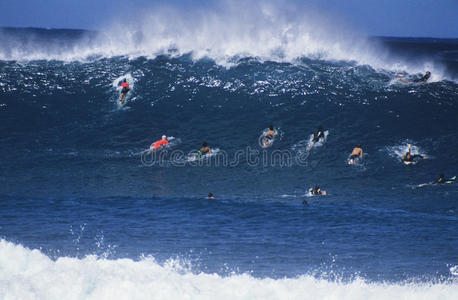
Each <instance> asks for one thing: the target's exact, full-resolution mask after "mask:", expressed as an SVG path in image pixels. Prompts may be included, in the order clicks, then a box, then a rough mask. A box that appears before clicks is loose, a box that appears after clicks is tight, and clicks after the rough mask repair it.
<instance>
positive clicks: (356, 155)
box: [348, 144, 363, 165]
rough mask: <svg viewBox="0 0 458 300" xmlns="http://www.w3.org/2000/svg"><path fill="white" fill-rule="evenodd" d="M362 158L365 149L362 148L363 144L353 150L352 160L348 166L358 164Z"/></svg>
mask: <svg viewBox="0 0 458 300" xmlns="http://www.w3.org/2000/svg"><path fill="white" fill-rule="evenodd" d="M362 158H363V148H362V147H361V144H356V147H355V148H353V151H352V152H351V154H350V159H349V160H348V164H350V165H352V164H354V163H356V162H358V161H359V160H360V159H362Z"/></svg>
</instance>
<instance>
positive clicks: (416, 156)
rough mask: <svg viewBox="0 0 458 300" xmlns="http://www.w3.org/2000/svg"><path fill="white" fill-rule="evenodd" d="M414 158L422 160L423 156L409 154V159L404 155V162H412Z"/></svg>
mask: <svg viewBox="0 0 458 300" xmlns="http://www.w3.org/2000/svg"><path fill="white" fill-rule="evenodd" d="M415 158H423V156H421V155H420V154H414V155H412V154H410V158H409V157H408V156H407V154H406V155H404V161H406V162H413V161H414V160H415Z"/></svg>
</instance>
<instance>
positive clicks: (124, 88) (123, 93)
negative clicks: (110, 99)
mask: <svg viewBox="0 0 458 300" xmlns="http://www.w3.org/2000/svg"><path fill="white" fill-rule="evenodd" d="M119 85H120V86H121V87H122V90H121V95H119V104H122V101H123V100H124V98H125V97H126V95H127V93H128V92H129V91H130V85H129V83H128V82H127V80H126V78H124V79H123V80H122V81H121V82H120V83H119Z"/></svg>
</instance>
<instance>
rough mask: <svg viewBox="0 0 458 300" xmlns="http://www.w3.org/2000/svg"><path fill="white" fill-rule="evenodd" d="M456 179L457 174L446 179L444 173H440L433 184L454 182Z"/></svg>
mask: <svg viewBox="0 0 458 300" xmlns="http://www.w3.org/2000/svg"><path fill="white" fill-rule="evenodd" d="M455 180H456V176H454V177H452V178H449V179H445V176H444V174H440V175H439V178H437V179H436V180H434V181H433V182H432V183H431V184H441V183H452V182H453V181H455Z"/></svg>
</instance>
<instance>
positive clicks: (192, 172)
mask: <svg viewBox="0 0 458 300" xmlns="http://www.w3.org/2000/svg"><path fill="white" fill-rule="evenodd" d="M16 34H17V33H16ZM21 34H24V33H21ZM54 34H58V33H54ZM78 34H80V33H78ZM44 35H46V33H44ZM379 43H381V44H383V43H385V45H384V47H387V49H390V51H392V52H393V53H397V55H400V56H403V57H409V55H410V57H411V58H412V60H416V59H421V57H420V56H418V57H416V58H415V59H414V58H413V56H414V55H416V54H418V51H417V50H415V52H413V50H412V47H413V46H412V45H413V44H414V45H415V47H414V49H420V50H422V49H425V50H424V51H423V52H422V51H420V52H421V55H423V54H424V53H429V54H431V53H434V55H436V56H434V55H429V56H430V57H440V59H438V60H437V61H435V63H436V65H437V64H443V66H444V68H443V69H444V70H448V71H446V72H445V73H442V74H441V75H440V78H437V77H433V79H432V80H431V81H430V82H427V83H422V84H412V83H409V84H404V83H401V82H400V81H398V80H396V76H397V75H396V73H397V72H395V71H393V70H387V69H383V68H373V67H372V66H370V65H367V64H360V63H358V62H357V61H342V60H323V59H317V58H307V57H303V58H300V59H298V60H295V61H294V62H278V61H274V60H271V61H269V60H267V61H266V60H260V59H257V58H254V57H248V58H242V59H239V60H237V59H235V60H234V62H235V63H234V64H233V65H232V66H230V67H227V66H222V65H221V64H218V63H216V62H215V61H214V60H213V59H211V58H204V59H198V60H195V59H193V57H192V56H191V55H179V56H173V55H172V56H171V55H159V56H156V57H154V58H146V57H144V56H139V57H131V58H130V59H129V58H127V57H124V56H116V57H111V58H100V57H99V58H94V59H90V60H86V61H65V62H64V61H60V60H54V59H46V57H43V58H42V59H39V60H27V61H20V60H16V59H15V60H8V59H5V60H2V61H0V120H1V121H0V122H1V126H0V145H1V147H0V157H1V158H0V236H1V238H2V239H3V240H6V241H10V242H12V243H13V244H14V245H16V247H17V245H23V246H24V247H27V248H30V249H39V250H40V252H41V253H43V254H45V255H47V256H48V257H50V258H51V259H53V260H57V259H59V258H62V257H76V258H78V259H84V258H85V257H87V256H88V255H97V256H98V257H99V258H101V259H107V260H117V259H120V258H129V259H133V260H135V261H142V260H143V259H144V257H149V256H151V257H154V259H155V260H156V261H157V262H158V264H160V265H163V264H166V263H167V262H168V261H170V260H171V259H172V260H178V261H180V264H182V265H188V264H189V268H190V270H191V271H192V272H194V273H195V274H198V273H200V272H204V273H217V274H219V275H223V276H231V274H233V273H236V274H241V273H249V274H251V276H253V277H254V278H274V279H278V278H283V277H287V278H296V277H297V276H301V275H311V276H313V277H316V278H323V279H326V280H329V281H336V280H337V281H339V280H344V281H351V280H354V279H355V278H357V277H358V278H363V279H365V280H367V281H369V282H376V283H377V282H385V281H386V282H393V283H399V282H405V281H412V280H413V281H417V280H418V281H420V282H449V283H450V282H451V283H452V286H455V287H456V276H457V273H456V266H457V265H458V252H457V249H458V235H457V232H458V231H457V229H458V226H457V224H458V223H457V212H456V211H457V206H458V189H457V185H456V184H455V183H453V184H444V185H433V186H426V187H423V188H420V187H418V185H419V184H421V183H426V182H431V181H433V180H434V179H436V178H437V176H438V175H439V174H440V173H444V174H445V175H446V176H447V177H451V176H454V175H457V173H458V170H457V166H458V156H457V149H458V135H457V128H458V119H457V116H458V104H457V100H458V97H457V95H458V85H457V83H456V81H454V78H455V77H454V76H455V75H454V74H457V73H458V69H457V68H456V57H453V56H451V55H449V56H446V55H442V54H441V53H442V52H441V51H448V52H447V53H451V52H453V51H454V53H457V51H458V44H457V42H456V40H443V41H441V40H427V39H426V40H425V39H422V40H412V39H394V40H391V39H386V38H385V39H379ZM441 43H442V44H441ZM444 49H446V50H444ZM433 72H434V71H433ZM406 74H407V77H411V78H414V77H419V76H420V75H421V74H419V73H413V74H411V73H408V72H407V73H406ZM434 75H436V73H433V76H434ZM124 77H127V78H129V81H131V83H133V89H132V91H131V92H130V93H129V96H128V99H127V103H126V105H125V106H124V107H122V108H119V107H118V106H117V104H116V101H117V98H118V95H119V94H118V93H119V91H118V90H117V89H116V88H115V85H116V84H115V83H116V82H117V81H118V80H119V79H121V78H124ZM270 124H274V125H275V127H276V128H277V129H279V131H281V133H282V136H281V138H280V137H277V139H276V140H275V143H274V145H273V146H272V147H271V148H268V149H262V148H261V147H260V146H259V144H258V137H259V135H260V134H261V132H262V131H263V130H264V129H265V128H266V127H268V125H270ZM318 125H323V126H324V127H325V129H326V130H328V131H329V135H328V136H327V139H326V142H325V143H323V145H321V146H317V147H314V148H313V149H312V150H311V151H309V152H307V151H306V144H307V141H308V139H309V136H310V134H312V132H313V131H314V130H315V129H316V127H317V126H318ZM162 134H166V135H167V136H173V137H175V140H177V139H179V140H180V142H179V143H177V144H176V145H175V146H174V147H171V148H169V149H168V150H166V151H165V152H164V151H163V152H161V153H162V155H164V156H163V157H162V159H161V160H160V161H159V160H158V157H145V156H143V155H142V151H144V150H145V149H148V147H149V146H150V144H151V143H152V142H154V141H155V140H158V139H160V137H161V136H162ZM202 141H207V142H208V143H209V145H210V146H211V147H214V148H219V149H220V152H219V153H218V154H217V155H215V156H214V157H212V158H210V159H208V160H204V161H200V162H198V163H195V164H192V163H189V162H187V160H186V157H187V155H188V153H190V152H191V151H193V150H196V149H198V148H200V144H201V143H202ZM356 143H361V144H362V145H363V149H364V152H365V156H364V158H363V161H362V163H361V164H359V165H356V166H350V165H348V164H347V158H348V155H349V153H350V152H351V150H352V148H353V147H354V145H355V144H356ZM408 143H410V144H413V145H414V146H415V147H417V148H416V151H417V152H419V153H421V154H422V155H423V156H425V159H423V160H420V161H419V162H418V163H417V164H415V165H413V166H405V165H404V164H402V163H401V161H400V156H399V155H401V154H402V153H403V152H404V151H405V149H407V144H408ZM247 147H248V148H247ZM238 151H241V152H240V153H238ZM247 151H257V153H254V152H252V155H253V156H251V157H248V154H247V153H248V152H247ZM253 153H254V154H253ZM275 153H277V154H278V153H282V154H283V155H285V157H283V159H282V160H276V161H272V160H271V159H272V157H275V155H276V154H275ZM304 153H305V154H304ZM400 153H401V154H400ZM173 155H177V156H175V157H173ZM263 157H266V158H267V161H266V162H263V161H262V159H263ZM142 158H143V160H142ZM145 158H146V159H152V158H153V159H154V163H153V164H152V165H148V164H146V163H145ZM172 158H173V159H172ZM277 158H278V157H277ZM298 159H302V160H301V161H297V160H298ZM226 160H227V161H226ZM148 162H151V161H149V160H148ZM199 164H201V165H199ZM314 185H320V186H321V187H322V188H323V189H325V190H327V192H328V194H329V195H327V196H321V197H307V196H306V195H305V194H306V190H307V189H308V188H309V187H311V186H314ZM209 192H212V193H213V194H215V196H216V199H215V200H210V199H206V195H207V194H208V193H209ZM303 200H306V201H307V202H308V204H307V205H304V204H303V203H302V202H303ZM2 251H5V250H2V249H0V252H2ZM16 259H18V260H20V259H19V258H16ZM1 269H2V268H1V264H0V270H1ZM436 296H437V295H436Z"/></svg>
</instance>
